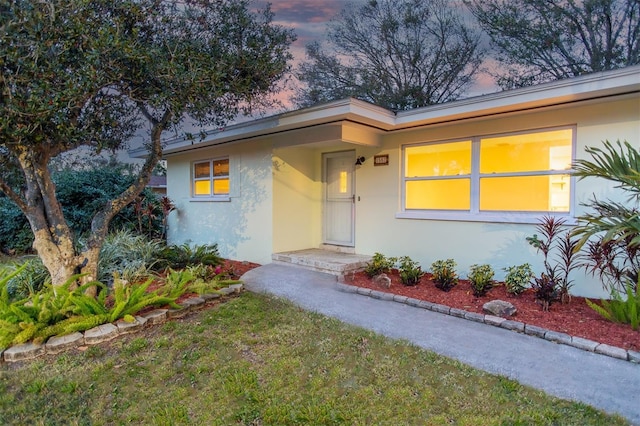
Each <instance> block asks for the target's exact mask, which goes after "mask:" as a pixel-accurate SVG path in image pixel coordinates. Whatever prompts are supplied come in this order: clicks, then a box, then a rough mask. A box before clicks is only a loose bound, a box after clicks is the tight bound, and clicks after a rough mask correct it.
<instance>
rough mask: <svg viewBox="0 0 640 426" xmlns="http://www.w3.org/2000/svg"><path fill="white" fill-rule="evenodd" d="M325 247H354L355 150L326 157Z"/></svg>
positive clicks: (324, 165)
mask: <svg viewBox="0 0 640 426" xmlns="http://www.w3.org/2000/svg"><path fill="white" fill-rule="evenodd" d="M322 160H323V184H324V226H323V239H324V243H325V244H333V245H340V246H348V247H353V246H354V245H355V226H354V223H355V189H354V187H355V173H354V168H355V161H356V153H355V151H344V152H332V153H328V154H323V158H322Z"/></svg>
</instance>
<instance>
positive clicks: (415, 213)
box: [395, 210, 578, 225]
mask: <svg viewBox="0 0 640 426" xmlns="http://www.w3.org/2000/svg"><path fill="white" fill-rule="evenodd" d="M544 216H551V217H556V218H562V219H564V221H565V222H564V223H565V225H577V224H578V220H577V219H576V218H575V217H573V216H571V215H569V214H556V213H548V212H532V213H515V212H503V213H502V212H490V213H471V212H466V211H455V210H437V211H436V210H433V211H426V210H405V211H400V212H397V213H396V215H395V217H396V219H417V220H438V221H450V222H486V223H523V224H532V225H534V224H539V223H540V219H541V218H542V217H544Z"/></svg>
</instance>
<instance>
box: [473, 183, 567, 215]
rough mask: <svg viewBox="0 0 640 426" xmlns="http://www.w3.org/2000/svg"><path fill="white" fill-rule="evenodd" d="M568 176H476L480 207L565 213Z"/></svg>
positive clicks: (487, 209)
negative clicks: (478, 178)
mask: <svg viewBox="0 0 640 426" xmlns="http://www.w3.org/2000/svg"><path fill="white" fill-rule="evenodd" d="M570 185H571V183H570V179H569V175H546V176H516V177H497V178H481V179H480V210H484V211H524V212H569V204H570V203H569V200H570V190H571V187H570Z"/></svg>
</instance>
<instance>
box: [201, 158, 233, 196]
mask: <svg viewBox="0 0 640 426" xmlns="http://www.w3.org/2000/svg"><path fill="white" fill-rule="evenodd" d="M228 195H229V158H217V159H214V160H207V161H201V162H198V163H194V165H193V196H194V197H224V196H228Z"/></svg>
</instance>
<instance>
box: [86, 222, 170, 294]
mask: <svg viewBox="0 0 640 426" xmlns="http://www.w3.org/2000/svg"><path fill="white" fill-rule="evenodd" d="M81 243H84V241H82V242H81ZM162 250H163V245H162V244H161V243H160V242H159V241H158V240H151V239H149V238H147V237H146V236H144V235H137V234H135V233H133V232H132V231H129V230H120V231H116V232H112V233H110V234H109V235H107V237H106V238H105V241H104V244H103V245H102V248H101V249H100V260H99V262H98V277H97V280H98V281H100V282H103V283H110V282H111V281H112V278H113V276H114V274H119V276H120V277H121V278H122V279H124V280H127V281H129V282H134V281H137V280H140V279H144V278H146V277H147V276H148V275H149V272H150V270H151V269H152V268H153V267H154V265H155V264H156V263H157V262H158V260H157V257H158V254H159V253H161V252H162Z"/></svg>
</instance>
